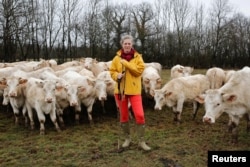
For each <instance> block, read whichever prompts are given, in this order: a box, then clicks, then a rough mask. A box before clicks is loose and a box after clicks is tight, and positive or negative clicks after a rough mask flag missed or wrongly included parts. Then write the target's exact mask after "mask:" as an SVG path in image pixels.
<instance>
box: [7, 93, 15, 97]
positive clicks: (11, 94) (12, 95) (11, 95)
mask: <svg viewBox="0 0 250 167" xmlns="http://www.w3.org/2000/svg"><path fill="white" fill-rule="evenodd" d="M9 96H10V97H16V96H17V95H16V93H15V92H11V93H10V94H9Z"/></svg>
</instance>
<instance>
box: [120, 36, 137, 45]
mask: <svg viewBox="0 0 250 167" xmlns="http://www.w3.org/2000/svg"><path fill="white" fill-rule="evenodd" d="M126 39H130V40H131V42H132V45H134V38H133V37H132V35H124V36H122V37H121V41H120V44H121V46H122V44H123V42H124V41H125V40H126Z"/></svg>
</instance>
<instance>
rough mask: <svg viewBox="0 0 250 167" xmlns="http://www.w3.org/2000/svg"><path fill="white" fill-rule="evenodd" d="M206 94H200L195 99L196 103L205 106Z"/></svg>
mask: <svg viewBox="0 0 250 167" xmlns="http://www.w3.org/2000/svg"><path fill="white" fill-rule="evenodd" d="M205 96H206V95H205V94H200V95H198V96H196V97H195V99H194V100H195V101H197V102H199V103H200V104H203V103H204V102H205Z"/></svg>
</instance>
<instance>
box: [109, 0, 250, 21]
mask: <svg viewBox="0 0 250 167" xmlns="http://www.w3.org/2000/svg"><path fill="white" fill-rule="evenodd" d="M189 1H190V2H192V5H196V4H197V2H199V3H200V2H202V3H203V4H204V5H205V8H206V9H207V8H209V7H210V5H211V3H212V2H213V1H214V0H189ZM113 2H114V3H122V2H127V3H129V4H130V3H132V4H138V3H141V2H150V3H153V2H154V0H113ZM229 4H230V6H231V7H233V9H234V10H235V11H237V12H241V13H243V14H244V15H245V16H247V17H250V0H229Z"/></svg>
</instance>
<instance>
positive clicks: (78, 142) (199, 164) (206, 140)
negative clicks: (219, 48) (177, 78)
mask: <svg viewBox="0 0 250 167" xmlns="http://www.w3.org/2000/svg"><path fill="white" fill-rule="evenodd" d="M204 72H205V71H204V70H196V71H194V73H204ZM162 78H163V80H164V83H165V82H166V81H167V80H169V70H164V71H163V72H162ZM143 100H145V101H146V99H143ZM145 101H144V104H145ZM153 104H154V102H153V101H152V100H149V102H148V101H147V102H146V104H145V105H144V108H145V117H146V124H147V126H146V136H145V138H146V142H147V143H148V145H149V146H150V147H152V151H149V152H145V151H142V150H140V149H138V148H137V136H136V134H135V123H134V120H132V121H131V130H132V145H131V147H130V148H129V149H127V150H124V151H122V152H119V151H118V142H119V143H121V142H122V140H121V132H120V127H119V123H118V122H117V118H116V117H115V115H114V114H112V113H115V111H112V112H111V110H114V109H115V107H114V106H113V105H114V103H113V101H111V102H110V104H109V105H106V107H107V109H108V110H107V111H109V112H110V113H111V114H110V113H109V114H101V113H100V110H99V108H98V104H96V106H94V111H93V112H94V113H93V118H94V122H95V124H94V125H93V126H90V125H89V124H88V121H87V119H86V115H85V114H84V113H83V114H82V115H81V117H82V119H81V122H80V124H79V125H74V124H73V123H72V122H70V121H68V122H66V128H65V129H64V130H63V131H62V132H60V133H58V132H56V130H55V129H54V127H53V126H52V124H51V122H49V120H47V121H46V124H45V128H46V134H45V135H44V136H41V135H39V125H38V124H37V126H36V128H35V130H34V131H31V130H30V129H29V128H25V127H24V125H23V122H22V123H21V125H17V126H16V125H14V117H13V113H12V112H11V111H7V107H3V106H2V107H1V109H0V166H5V167H8V166H11V167H12V166H18V167H27V166H36V167H44V166H60V167H79V166H83V167H117V166H118V167H153V166H154V167H165V166H170V165H169V164H179V166H182V167H194V166H195V167H205V166H207V151H208V150H250V142H249V139H250V134H248V133H247V132H246V121H245V120H244V119H242V120H241V122H240V125H239V142H238V144H234V145H233V144H231V134H229V133H228V132H227V121H228V116H227V115H226V114H223V115H222V116H221V117H220V118H219V119H218V120H217V121H216V123H215V124H214V125H206V124H203V122H202V116H203V115H204V109H203V107H201V108H200V110H199V111H198V114H197V117H196V119H195V120H192V105H191V104H185V106H184V110H183V113H182V123H181V124H180V125H176V124H175V123H174V122H173V116H174V115H173V113H172V111H171V109H170V108H168V107H164V108H163V110H162V111H154V110H153ZM172 166H173V165H172Z"/></svg>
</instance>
